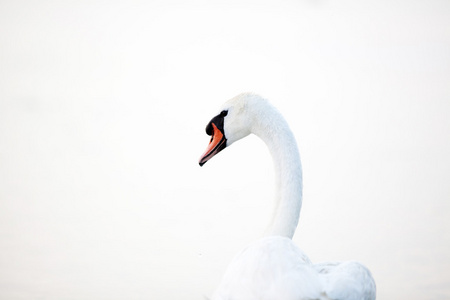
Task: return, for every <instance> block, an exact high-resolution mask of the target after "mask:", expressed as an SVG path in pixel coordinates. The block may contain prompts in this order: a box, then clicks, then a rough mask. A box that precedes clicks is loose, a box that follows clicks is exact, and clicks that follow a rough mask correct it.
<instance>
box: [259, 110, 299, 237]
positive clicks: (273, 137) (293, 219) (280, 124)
mask: <svg viewBox="0 0 450 300" xmlns="http://www.w3.org/2000/svg"><path fill="white" fill-rule="evenodd" d="M258 119H259V120H257V122H256V124H255V125H256V126H254V128H253V130H252V132H253V133H254V134H255V135H257V136H258V137H260V138H261V139H262V140H263V141H264V142H265V143H266V145H267V147H268V148H269V151H270V153H271V155H272V158H273V161H274V167H275V179H276V194H275V195H276V199H275V201H276V202H275V210H274V213H273V218H272V221H271V223H270V225H269V227H268V228H267V231H266V236H285V237H289V238H292V237H293V236H294V233H295V229H296V228H297V224H298V220H299V216H300V209H301V206H302V166H301V162H300V156H299V152H298V148H297V143H296V141H295V137H294V135H293V134H292V131H291V130H290V129H289V125H288V124H287V122H286V120H285V119H284V118H283V116H282V115H281V114H280V113H279V112H278V110H276V109H275V108H273V107H272V106H269V107H268V108H266V113H264V114H263V117H260V118H258Z"/></svg>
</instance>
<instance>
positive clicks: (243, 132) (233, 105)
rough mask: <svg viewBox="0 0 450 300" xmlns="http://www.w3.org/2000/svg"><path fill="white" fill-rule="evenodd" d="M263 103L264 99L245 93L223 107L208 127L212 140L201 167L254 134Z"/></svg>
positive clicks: (208, 133)
mask: <svg viewBox="0 0 450 300" xmlns="http://www.w3.org/2000/svg"><path fill="white" fill-rule="evenodd" d="M262 102H264V99H262V98H261V97H259V96H258V95H255V94H249V93H244V94H240V95H238V96H236V97H234V98H232V99H231V100H228V101H227V102H225V104H224V105H222V107H221V109H220V113H219V114H218V115H216V116H215V117H214V118H212V119H211V121H209V123H208V124H207V125H206V134H207V135H209V136H211V140H210V142H209V145H208V147H207V148H206V151H205V153H203V155H202V156H201V157H200V160H199V164H200V166H203V165H204V164H205V163H206V162H207V161H208V160H210V159H211V158H212V157H214V156H215V155H216V154H217V153H219V152H220V151H222V150H223V149H225V148H226V147H228V146H230V145H231V144H233V143H234V142H236V141H238V140H240V139H242V138H244V137H246V136H247V135H249V134H250V133H252V126H253V125H254V123H255V108H257V107H258V106H260V105H259V104H261V103H262Z"/></svg>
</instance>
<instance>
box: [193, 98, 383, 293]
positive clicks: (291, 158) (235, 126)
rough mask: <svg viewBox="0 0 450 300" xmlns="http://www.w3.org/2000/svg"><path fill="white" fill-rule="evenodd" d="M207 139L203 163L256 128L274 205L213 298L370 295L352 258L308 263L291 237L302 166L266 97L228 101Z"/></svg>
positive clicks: (366, 275)
mask: <svg viewBox="0 0 450 300" xmlns="http://www.w3.org/2000/svg"><path fill="white" fill-rule="evenodd" d="M206 132H207V134H208V135H211V141H210V144H209V146H208V148H207V149H206V151H205V153H204V154H203V155H202V156H201V158H200V161H199V163H200V165H201V166H202V165H203V164H205V163H206V162H207V161H208V160H209V159H211V158H212V157H213V156H215V155H216V154H217V153H219V152H220V151H222V150H223V149H225V148H226V147H228V146H230V145H231V144H233V143H234V142H236V141H238V140H240V139H242V138H244V137H246V136H247V135H249V134H255V135H257V136H258V137H260V138H261V139H262V140H263V141H264V142H265V144H266V145H267V147H268V148H269V151H270V153H271V155H272V158H273V161H274V167H275V178H276V194H275V195H276V197H275V210H274V214H273V217H272V221H271V222H270V224H269V226H268V228H267V230H266V233H265V236H264V237H263V238H261V239H259V240H257V241H255V242H253V243H252V244H250V245H249V246H248V247H246V248H245V249H243V250H242V251H241V252H240V253H239V254H238V255H237V256H236V257H235V258H234V260H233V261H232V262H231V264H230V265H229V266H228V269H227V271H226V272H225V274H224V276H223V279H222V282H221V283H220V285H219V286H218V288H217V289H216V291H215V293H214V295H213V298H212V299H213V300H316V299H317V300H374V299H375V290H376V289H375V282H374V280H373V278H372V276H371V274H370V271H369V270H368V269H367V268H366V267H365V266H363V265H362V264H360V263H358V262H354V261H349V262H342V263H338V262H336V263H322V264H312V263H311V261H310V260H309V258H308V257H307V255H306V254H305V253H304V252H303V251H301V250H300V248H298V247H297V246H296V245H295V244H294V243H293V242H292V237H293V235H294V233H295V229H296V227H297V224H298V219H299V215H300V209H301V205H302V168H301V162H300V156H299V154H298V148H297V144H296V141H295V138H294V135H293V134H292V132H291V130H290V129H289V126H288V124H287V122H286V121H285V119H284V118H283V116H282V115H281V114H280V113H279V112H278V110H277V109H275V108H274V107H273V106H272V105H271V104H270V103H269V102H268V101H267V100H265V99H263V98H261V97H260V96H258V95H255V94H248V93H245V94H241V95H238V96H236V97H235V98H233V99H231V100H229V101H227V102H226V103H225V104H224V105H223V107H222V108H221V112H220V114H218V115H217V116H216V117H214V118H213V119H212V120H211V121H210V122H209V123H208V125H207V127H206Z"/></svg>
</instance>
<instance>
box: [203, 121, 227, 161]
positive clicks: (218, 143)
mask: <svg viewBox="0 0 450 300" xmlns="http://www.w3.org/2000/svg"><path fill="white" fill-rule="evenodd" d="M211 125H212V127H213V133H212V137H211V141H210V142H209V145H208V147H207V148H206V151H205V153H203V155H202V156H201V157H200V160H199V162H198V163H199V165H200V167H201V166H203V165H204V164H205V163H206V162H207V161H208V160H210V159H211V158H212V157H213V156H214V155H216V154H217V153H219V152H220V151H221V150H223V149H224V148H225V147H226V144H227V139H226V138H225V136H224V134H223V133H222V131H220V130H219V129H218V128H217V126H216V125H215V124H214V123H211Z"/></svg>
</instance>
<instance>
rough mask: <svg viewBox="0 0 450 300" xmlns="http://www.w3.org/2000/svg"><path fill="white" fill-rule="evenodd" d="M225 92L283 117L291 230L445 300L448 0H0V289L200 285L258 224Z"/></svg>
mask: <svg viewBox="0 0 450 300" xmlns="http://www.w3.org/2000/svg"><path fill="white" fill-rule="evenodd" d="M244 91H252V92H256V93H259V94H261V95H263V96H264V97H266V98H268V99H269V100H270V101H271V102H272V103H273V104H274V105H275V106H277V107H278V108H279V110H280V111H281V112H282V113H283V114H284V115H285V117H286V119H287V120H288V121H289V123H290V125H291V128H292V130H293V131H294V132H295V135H296V137H297V139H298V144H299V147H300V151H301V157H302V162H303V169H304V202H303V208H302V212H301V219H300V224H299V227H298V230H297V233H296V235H295V237H294V240H295V242H296V243H297V244H298V245H299V246H300V248H302V249H303V250H304V251H305V252H306V253H307V254H308V255H309V256H310V258H311V259H312V260H313V261H314V262H320V261H325V260H349V259H355V260H359V261H361V262H363V263H364V264H365V265H367V266H368V267H369V268H370V270H371V271H372V273H373V276H374V277H375V280H376V283H377V290H378V299H444V298H450V185H449V182H450V159H449V154H450V2H448V1H445V0H441V1H439V0H432V1H417V0H413V1H406V0H405V1H400V0H394V1H331V0H329V1H327V0H320V1H314V0H309V1H242V0H239V1H178V2H176V1H134V0H133V1H1V2H0V299H55V300H56V299H58V300H65V299H77V300H78V299H203V297H204V296H210V295H211V293H212V291H213V289H214V287H215V286H216V285H217V284H218V282H219V280H220V277H221V275H222V273H223V271H224V270H225V267H226V265H227V264H228V262H229V261H230V259H231V258H232V257H233V255H234V254H236V253H237V252H238V251H239V250H240V249H241V248H242V247H244V246H245V245H246V244H247V243H249V242H251V241H253V240H255V239H257V238H258V237H260V236H261V234H262V233H263V231H264V229H265V226H266V225H267V222H268V218H269V217H270V213H271V212H270V210H271V204H272V202H271V200H272V198H271V197H272V189H273V178H272V177H273V176H272V175H273V174H272V163H271V160H270V156H269V154H268V151H267V150H266V148H265V147H264V145H263V143H262V142H260V141H259V140H258V139H257V138H256V137H254V136H252V137H249V138H247V139H246V140H243V141H240V142H239V143H236V144H234V145H233V146H232V147H230V148H228V149H226V150H225V151H223V152H222V153H220V155H218V156H216V157H214V159H212V160H211V161H210V162H208V163H207V164H206V165H205V166H204V167H203V168H200V167H199V166H198V163H197V161H198V158H199V156H200V154H201V153H203V151H204V149H205V148H206V145H207V143H208V141H209V137H208V136H206V135H205V132H204V127H205V125H206V124H207V122H208V121H209V120H210V119H211V118H212V117H213V116H215V115H216V114H217V112H218V111H217V110H218V108H219V107H220V105H221V104H222V103H223V102H224V101H226V100H228V99H229V98H231V97H233V96H235V95H236V94H238V93H241V92H244Z"/></svg>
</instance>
